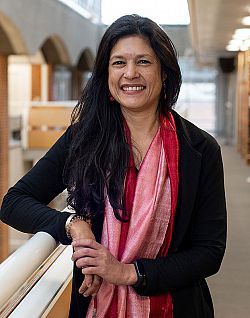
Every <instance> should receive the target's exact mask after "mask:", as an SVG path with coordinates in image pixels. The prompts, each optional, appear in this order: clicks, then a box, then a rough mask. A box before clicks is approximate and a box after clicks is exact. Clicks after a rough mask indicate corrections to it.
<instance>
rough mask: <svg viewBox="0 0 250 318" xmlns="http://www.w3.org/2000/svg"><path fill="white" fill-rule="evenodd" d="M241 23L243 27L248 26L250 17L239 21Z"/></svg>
mask: <svg viewBox="0 0 250 318" xmlns="http://www.w3.org/2000/svg"><path fill="white" fill-rule="evenodd" d="M241 23H242V24H244V25H250V15H249V16H247V17H244V18H243V19H241Z"/></svg>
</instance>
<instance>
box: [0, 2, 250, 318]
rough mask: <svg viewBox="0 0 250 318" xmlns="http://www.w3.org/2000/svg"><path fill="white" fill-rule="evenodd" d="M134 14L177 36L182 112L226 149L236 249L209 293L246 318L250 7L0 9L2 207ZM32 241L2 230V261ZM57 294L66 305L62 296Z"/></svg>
mask: <svg viewBox="0 0 250 318" xmlns="http://www.w3.org/2000/svg"><path fill="white" fill-rule="evenodd" d="M132 13H137V14H140V15H142V16H147V17H149V18H151V19H153V20H154V21H156V22H157V23H159V24H160V25H161V26H162V28H164V30H165V31H166V33H167V34H168V35H169V37H170V38H171V40H172V41H173V43H174V45H175V47H176V49H177V52H178V58H179V63H180V66H181V70H182V75H183V84H182V88H181V93H180V97H179V100H178V102H177V104H176V107H175V109H176V111H177V112H179V113H180V114H181V115H182V116H184V117H185V118H187V119H188V120H190V121H192V122H193V123H194V124H196V125H197V126H199V127H200V128H202V129H204V130H206V131H207V132H209V133H210V134H212V135H213V136H214V137H215V138H216V139H217V140H218V142H219V143H220V145H221V147H222V152H223V160H224V168H225V185H226V196H227V206H228V213H229V214H228V220H229V228H228V230H229V231H228V232H229V236H228V248H227V252H226V256H225V259H224V262H223V265H222V268H221V271H220V272H219V274H217V275H216V276H215V277H212V278H210V279H209V284H210V286H211V289H212V293H213V298H214V303H215V311H216V317H217V318H231V317H233V318H235V317H237V318H247V317H249V312H250V305H249V301H248V299H249V296H250V274H249V273H250V243H249V242H250V234H249V233H250V231H249V228H250V165H249V164H250V98H249V94H250V3H249V1H247V0H237V1H235V0H175V1H170V0H165V1H164V0H154V1H152V0H151V1H148V0H138V1H133V0H127V1H118V0H116V1H115V0H75V1H74V0H22V1H15V0H0V201H1V200H2V198H3V195H4V194H5V193H6V191H7V189H8V188H9V187H10V186H12V185H13V184H14V183H15V182H16V181H17V180H18V179H19V178H20V177H21V176H22V175H23V174H24V173H25V172H27V171H28V170H29V169H30V168H31V167H32V166H33V165H34V164H35V163H36V162H37V160H39V158H40V157H41V156H42V155H43V154H45V153H46V151H47V150H48V149H49V147H50V146H51V145H52V144H53V143H54V142H55V141H56V140H57V138H59V136H61V134H62V133H63V132H64V131H65V129H66V128H67V126H68V125H69V122H70V114H71V111H72V109H73V107H74V106H75V105H76V103H77V99H78V98H79V96H80V93H81V91H82V89H83V88H84V86H85V85H86V82H87V81H88V79H89V77H90V75H91V70H92V67H93V63H94V59H95V54H96V49H97V46H98V43H99V41H100V38H101V36H102V34H103V33H104V31H105V29H106V28H107V26H108V25H109V24H110V23H112V22H113V21H114V20H115V19H116V18H118V17H119V16H121V15H124V14H132ZM66 195H67V194H66V193H62V194H61V195H60V196H58V197H57V198H56V199H55V200H54V201H53V202H51V203H50V205H51V206H52V207H54V208H56V209H58V210H63V209H64V208H65V206H66V203H65V198H66ZM30 237H31V236H30V235H29V234H24V233H20V232H18V231H16V230H14V229H11V228H9V227H7V226H6V225H4V224H2V223H0V262H3V261H4V260H6V259H7V257H8V256H10V255H12V253H13V252H15V251H17V250H18V249H19V248H20V247H21V246H22V245H23V244H24V243H25V242H26V241H27V240H28V239H30ZM3 264H4V263H3ZM0 284H1V265H0ZM67 286H68V285H67ZM19 287H20V286H19ZM61 293H62V294H63V292H62V291H61ZM12 294H14V290H12V292H11V295H12ZM56 295H57V296H56V297H59V296H58V295H59V292H58V290H57V292H56ZM65 295H66V296H67V295H68V294H67V293H66V294H65ZM0 298H1V297H0ZM59 298H60V297H59ZM51 299H55V295H54V296H53V297H52V298H51ZM67 299H68V298H67ZM6 302H7V300H6V299H5V301H3V302H2V304H1V303H0V317H7V316H8V315H5V316H4V315H3V316H1V314H3V310H2V311H1V306H2V305H3V304H4V307H2V308H6ZM17 303H18V302H17ZM49 303H50V304H51V303H52V300H51V302H49ZM64 303H65V304H67V303H68V302H67V301H66V302H64ZM47 306H48V304H47ZM66 306H67V305H66ZM46 308H47V307H46ZM13 310H14V309H13V308H12V311H13ZM43 311H44V310H43ZM66 312H67V308H66V309H65V310H64V313H63V314H62V313H61V314H58V313H57V314H55V313H53V314H51V317H64V316H65V313H66ZM45 316H46V317H47V316H48V317H49V314H46V315H45ZM45 316H44V317H45ZM13 317H14V315H13ZM17 317H21V316H20V315H19V316H17ZM22 317H28V316H27V315H26V316H25V315H23V316H22ZM29 317H30V316H29ZM34 317H35V316H34ZM39 317H40V316H39ZM65 317H66V316H65ZM183 318H184V317H183Z"/></svg>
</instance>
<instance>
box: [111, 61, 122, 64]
mask: <svg viewBox="0 0 250 318" xmlns="http://www.w3.org/2000/svg"><path fill="white" fill-rule="evenodd" d="M123 64H124V62H123V61H114V62H113V63H112V65H123Z"/></svg>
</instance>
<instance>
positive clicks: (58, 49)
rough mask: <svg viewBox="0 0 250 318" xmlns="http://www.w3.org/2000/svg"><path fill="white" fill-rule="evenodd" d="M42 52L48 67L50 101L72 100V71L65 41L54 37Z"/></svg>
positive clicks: (47, 40)
mask: <svg viewBox="0 0 250 318" xmlns="http://www.w3.org/2000/svg"><path fill="white" fill-rule="evenodd" d="M41 52H42V54H43V56H44V59H45V62H46V63H47V66H48V100H70V99H72V70H71V67H70V58H69V54H68V51H67V48H66V46H65V45H64V43H63V41H62V40H61V39H60V37H58V36H57V35H53V36H51V37H49V38H47V39H46V40H45V41H44V43H43V44H42V46H41Z"/></svg>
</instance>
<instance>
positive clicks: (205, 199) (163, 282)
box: [136, 144, 226, 296]
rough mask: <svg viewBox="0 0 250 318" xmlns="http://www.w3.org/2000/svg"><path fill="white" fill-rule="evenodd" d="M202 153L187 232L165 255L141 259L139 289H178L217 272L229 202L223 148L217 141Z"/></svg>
mask: <svg viewBox="0 0 250 318" xmlns="http://www.w3.org/2000/svg"><path fill="white" fill-rule="evenodd" d="M207 148H208V149H206V151H204V153H203V155H202V165H201V172H200V178H199V186H198V191H197V194H196V200H195V205H194V209H193V211H192V218H191V222H190V225H189V229H188V232H189V233H188V235H186V240H187V241H188V242H185V243H184V244H183V245H184V246H185V247H183V246H182V247H180V248H178V249H176V250H175V251H174V252H172V253H169V255H167V256H166V257H162V258H159V259H155V260H152V259H142V263H143V266H144V270H145V274H146V278H147V285H146V287H144V288H143V289H137V290H136V292H137V293H138V294H140V295H144V296H150V295H156V294H162V293H166V292H168V291H174V290H178V289H180V288H183V287H185V286H188V285H190V284H192V283H194V282H197V281H199V280H201V279H204V278H205V277H208V276H210V275H213V274H215V273H216V272H217V271H218V270H219V268H220V265H221V262H222V258H223V255H224V251H225V245H226V203H225V193H224V177H223V165H222V158H221V152H220V149H219V147H218V146H217V147H216V149H215V147H214V144H213V145H212V147H211V145H210V146H208V147H207Z"/></svg>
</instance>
